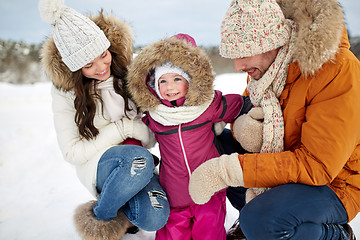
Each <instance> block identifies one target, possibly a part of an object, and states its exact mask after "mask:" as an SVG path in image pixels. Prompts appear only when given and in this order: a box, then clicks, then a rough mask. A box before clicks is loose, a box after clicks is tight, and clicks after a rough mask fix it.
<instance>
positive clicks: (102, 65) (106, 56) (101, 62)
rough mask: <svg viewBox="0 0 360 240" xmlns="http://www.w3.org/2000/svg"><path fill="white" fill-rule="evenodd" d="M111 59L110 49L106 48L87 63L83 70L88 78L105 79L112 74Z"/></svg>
mask: <svg viewBox="0 0 360 240" xmlns="http://www.w3.org/2000/svg"><path fill="white" fill-rule="evenodd" d="M111 60H112V57H111V53H110V52H109V50H106V51H105V52H103V53H102V54H101V55H100V56H99V57H97V58H95V59H94V60H92V61H91V62H89V63H88V64H86V65H85V66H84V67H83V68H81V72H82V74H83V75H84V76H85V77H87V78H93V79H96V80H99V81H105V80H107V79H108V78H109V77H110V75H111V71H110V66H111Z"/></svg>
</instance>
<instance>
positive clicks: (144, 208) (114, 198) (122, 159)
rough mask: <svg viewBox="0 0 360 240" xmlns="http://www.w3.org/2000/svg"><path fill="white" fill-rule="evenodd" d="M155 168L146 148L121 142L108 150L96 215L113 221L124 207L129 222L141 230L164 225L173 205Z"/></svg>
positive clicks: (98, 182)
mask: <svg viewBox="0 0 360 240" xmlns="http://www.w3.org/2000/svg"><path fill="white" fill-rule="evenodd" d="M154 169H155V165H154V159H153V156H152V155H151V154H150V153H149V151H148V150H146V149H145V148H143V147H139V146H134V145H119V146H115V147H112V148H110V149H109V150H107V151H106V152H105V153H104V154H103V155H102V156H101V158H100V160H99V163H98V169H97V179H96V187H97V190H98V192H99V193H100V194H99V199H98V201H97V203H96V205H95V206H94V209H93V212H94V214H95V216H96V218H97V219H99V220H104V221H109V220H111V219H113V218H114V217H116V216H117V212H118V210H119V209H120V208H121V209H122V211H123V212H124V213H125V215H126V217H127V218H128V219H129V221H130V222H132V223H133V224H134V225H135V226H137V227H139V228H141V229H144V230H146V231H156V230H158V229H160V228H162V227H163V226H164V225H165V223H166V221H167V218H168V216H169V213H170V207H169V203H168V201H167V198H166V194H165V192H164V190H163V189H162V187H161V186H160V184H159V178H158V176H157V175H154V174H153V172H154Z"/></svg>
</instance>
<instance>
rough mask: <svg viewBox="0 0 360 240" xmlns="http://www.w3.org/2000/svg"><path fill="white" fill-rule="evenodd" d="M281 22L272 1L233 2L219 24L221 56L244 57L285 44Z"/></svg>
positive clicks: (279, 10)
mask: <svg viewBox="0 0 360 240" xmlns="http://www.w3.org/2000/svg"><path fill="white" fill-rule="evenodd" d="M284 20H285V17H284V14H283V12H282V11H281V8H280V7H279V5H278V4H277V3H276V1H275V0H233V1H232V3H231V5H230V7H229V9H228V10H227V12H226V14H225V17H224V19H223V22H222V24H221V42H220V54H221V55H222V56H223V57H225V58H232V59H234V58H243V57H249V56H254V55H257V54H261V53H264V52H268V51H270V50H273V49H276V48H278V47H281V46H283V45H285V44H286V43H287V42H288V41H289V37H290V36H289V32H288V31H286V30H285V23H284Z"/></svg>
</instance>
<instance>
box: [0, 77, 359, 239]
mask: <svg viewBox="0 0 360 240" xmlns="http://www.w3.org/2000/svg"><path fill="white" fill-rule="evenodd" d="M245 84H246V80H245V75H243V74H239V73H234V74H223V75H220V76H218V77H217V78H216V81H215V88H216V89H219V90H221V91H222V92H223V93H226V94H227V93H242V92H243V89H244V87H245ZM50 87H51V85H50V83H49V82H46V83H36V84H32V85H11V84H8V83H0V115H1V117H0V126H1V135H0V149H1V151H0V192H1V201H0V239H6V240H16V239H21V240H47V239H53V240H64V239H74V240H80V239H81V238H80V237H79V235H78V234H77V233H76V231H75V228H74V226H73V222H72V215H73V212H74V209H75V208H76V207H77V206H78V205H79V204H81V203H84V202H87V201H89V200H91V199H93V197H92V196H91V195H90V194H89V193H88V192H87V190H86V189H85V187H83V186H82V185H81V183H80V182H79V180H78V179H77V177H76V174H75V170H74V169H73V167H72V166H71V165H70V164H68V163H67V162H65V161H64V160H63V158H62V155H61V153H60V150H59V148H58V144H57V140H56V134H55V130H54V127H53V120H52V111H51V96H50ZM153 151H154V152H155V153H156V151H157V149H153ZM227 208H228V213H227V217H226V222H225V227H226V229H228V228H230V226H231V225H232V223H233V222H234V221H235V219H236V218H237V215H238V213H237V211H236V210H235V209H234V208H233V207H232V206H231V205H230V204H229V202H227ZM350 224H351V225H352V227H353V229H354V231H355V234H356V235H357V236H358V238H359V237H360V215H358V216H357V218H355V219H354V220H353V221H352V222H351V223H350ZM154 234H155V233H154V232H145V231H140V232H138V233H137V234H135V235H125V237H124V238H123V239H124V240H136V239H139V240H140V239H141V240H151V239H154Z"/></svg>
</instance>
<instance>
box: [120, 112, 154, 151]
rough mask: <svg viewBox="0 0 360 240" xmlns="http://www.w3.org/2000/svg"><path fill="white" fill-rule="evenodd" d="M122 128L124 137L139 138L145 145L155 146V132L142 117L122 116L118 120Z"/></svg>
mask: <svg viewBox="0 0 360 240" xmlns="http://www.w3.org/2000/svg"><path fill="white" fill-rule="evenodd" d="M117 124H118V126H120V128H121V129H122V131H123V133H124V137H125V139H126V138H135V139H137V140H139V141H140V142H141V144H142V146H143V147H145V148H152V147H154V146H155V143H156V139H155V135H154V133H153V132H152V131H151V130H150V129H149V128H148V126H146V125H145V123H143V122H142V121H141V120H140V119H134V120H132V119H128V118H126V117H124V118H122V119H121V120H120V121H118V122H117Z"/></svg>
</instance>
